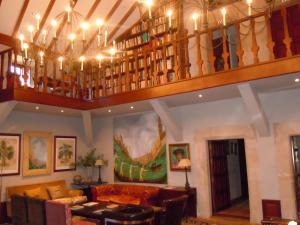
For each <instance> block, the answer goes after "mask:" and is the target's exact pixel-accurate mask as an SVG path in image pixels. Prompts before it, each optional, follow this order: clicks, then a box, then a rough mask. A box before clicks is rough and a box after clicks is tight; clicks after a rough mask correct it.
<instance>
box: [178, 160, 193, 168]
mask: <svg viewBox="0 0 300 225" xmlns="http://www.w3.org/2000/svg"><path fill="white" fill-rule="evenodd" d="M191 165H192V163H191V161H190V160H189V159H182V160H180V161H179V163H178V167H179V168H189V167H191Z"/></svg>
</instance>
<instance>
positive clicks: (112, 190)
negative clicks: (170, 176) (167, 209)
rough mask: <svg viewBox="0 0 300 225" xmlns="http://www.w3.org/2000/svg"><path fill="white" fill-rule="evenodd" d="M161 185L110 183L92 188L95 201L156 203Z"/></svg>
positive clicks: (138, 203)
mask: <svg viewBox="0 0 300 225" xmlns="http://www.w3.org/2000/svg"><path fill="white" fill-rule="evenodd" d="M159 191H160V188H159V187H152V186H139V185H125V184H108V185H100V186H96V187H94V188H93V189H92V194H93V201H104V202H113V203H118V204H133V205H156V203H157V201H158V197H159Z"/></svg>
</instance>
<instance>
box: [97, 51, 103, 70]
mask: <svg viewBox="0 0 300 225" xmlns="http://www.w3.org/2000/svg"><path fill="white" fill-rule="evenodd" d="M96 58H97V60H98V63H99V64H98V66H99V69H100V68H101V63H102V60H103V55H101V54H99V55H97V57H96Z"/></svg>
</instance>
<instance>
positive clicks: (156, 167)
mask: <svg viewBox="0 0 300 225" xmlns="http://www.w3.org/2000/svg"><path fill="white" fill-rule="evenodd" d="M114 154H115V168H114V172H115V181H123V182H143V183H160V184H166V183H167V159H166V132H165V128H164V127H163V125H162V123H161V120H160V118H159V117H158V116H157V115H156V114H155V113H144V114H138V115H131V116H125V117H119V118H115V120H114Z"/></svg>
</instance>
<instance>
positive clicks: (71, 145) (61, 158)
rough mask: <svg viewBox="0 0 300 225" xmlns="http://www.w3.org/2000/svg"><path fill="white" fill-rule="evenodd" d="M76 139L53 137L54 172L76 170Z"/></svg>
mask: <svg viewBox="0 0 300 225" xmlns="http://www.w3.org/2000/svg"><path fill="white" fill-rule="evenodd" d="M76 141H77V138H76V137H70V136H55V137H54V171H55V172H59V171H68V170H76Z"/></svg>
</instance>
